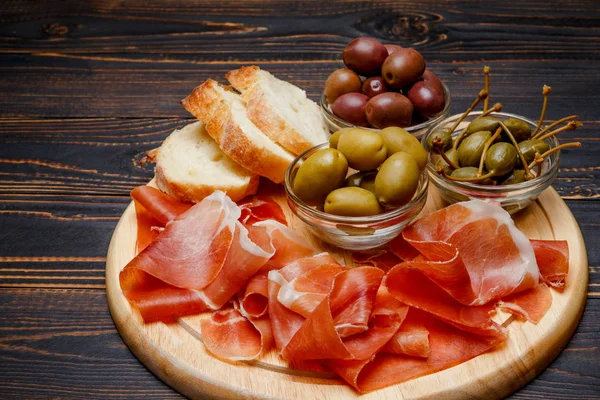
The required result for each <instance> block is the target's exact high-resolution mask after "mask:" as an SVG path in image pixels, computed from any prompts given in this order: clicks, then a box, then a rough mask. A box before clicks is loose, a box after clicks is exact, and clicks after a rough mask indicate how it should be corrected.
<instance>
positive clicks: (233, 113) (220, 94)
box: [182, 79, 294, 183]
mask: <svg viewBox="0 0 600 400" xmlns="http://www.w3.org/2000/svg"><path fill="white" fill-rule="evenodd" d="M182 105H183V106H184V107H185V108H186V109H187V110H188V111H189V112H190V113H191V114H193V115H194V116H195V117H196V118H198V119H200V120H201V121H203V122H205V123H206V130H207V131H208V134H209V135H210V136H211V137H212V138H213V139H214V140H215V141H216V142H217V143H218V145H219V147H220V148H221V150H223V152H224V153H225V154H227V155H228V156H229V157H231V158H232V159H233V160H234V161H236V162H237V163H238V164H240V165H241V166H243V167H244V168H246V169H247V170H249V171H251V172H253V173H255V174H258V175H261V176H264V177H267V178H269V179H270V180H272V181H273V182H275V183H281V182H283V179H284V176H285V171H286V169H287V167H288V166H289V165H290V163H291V162H292V161H293V160H294V155H293V154H292V153H290V152H288V151H286V150H285V149H284V148H283V147H281V146H279V145H278V144H277V143H275V142H274V141H273V140H271V139H270V138H269V137H267V136H266V135H265V134H264V133H263V132H261V130H260V129H258V128H257V127H256V126H255V125H254V124H253V123H252V121H250V119H249V118H248V115H247V113H246V104H245V103H244V101H243V100H242V99H241V97H240V96H239V95H237V94H235V93H233V92H231V91H229V90H227V88H225V87H223V86H221V85H219V84H218V83H217V82H215V81H213V80H212V79H209V80H207V81H206V82H205V83H203V84H202V85H200V86H198V87H197V88H196V89H194V91H193V92H192V94H191V95H190V96H188V97H187V98H186V99H185V100H183V101H182ZM208 116H210V117H208Z"/></svg>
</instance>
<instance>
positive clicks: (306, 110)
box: [227, 66, 329, 155]
mask: <svg viewBox="0 0 600 400" xmlns="http://www.w3.org/2000/svg"><path fill="white" fill-rule="evenodd" d="M227 79H228V80H229V82H230V83H231V84H232V85H233V87H234V88H235V89H236V90H238V91H239V92H241V93H242V98H243V99H244V100H245V101H246V108H247V109H248V111H247V112H248V117H249V118H250V120H251V121H252V122H253V123H254V124H255V125H256V126H257V127H258V128H259V129H260V130H261V131H262V132H264V133H265V134H266V135H267V136H269V137H270V138H271V139H272V140H274V141H275V142H277V143H279V144H280V145H281V146H283V147H284V148H285V149H287V150H288V151H290V152H292V153H294V154H296V155H298V154H300V153H302V152H303V151H305V150H308V149H309V148H311V147H313V146H316V145H318V144H321V143H325V142H326V141H327V140H328V138H329V130H328V129H327V126H326V125H325V121H324V119H323V116H322V115H321V110H320V108H319V106H318V105H317V104H316V103H315V102H314V101H312V100H310V99H309V98H307V97H306V93H305V92H304V90H302V89H300V88H299V87H297V86H294V85H292V84H291V83H289V82H286V81H283V80H280V79H278V78H276V77H275V76H273V75H272V74H271V73H269V72H267V71H264V70H261V69H260V68H259V67H257V66H251V67H242V68H240V69H237V70H234V71H230V72H228V73H227Z"/></svg>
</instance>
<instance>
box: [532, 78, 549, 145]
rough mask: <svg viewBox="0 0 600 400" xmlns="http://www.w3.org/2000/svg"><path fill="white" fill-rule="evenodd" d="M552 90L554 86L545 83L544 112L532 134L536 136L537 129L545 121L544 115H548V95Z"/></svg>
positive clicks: (543, 92) (543, 89)
mask: <svg viewBox="0 0 600 400" xmlns="http://www.w3.org/2000/svg"><path fill="white" fill-rule="evenodd" d="M551 92H552V88H551V87H550V86H548V85H544V87H543V88H542V94H543V95H544V103H543V104H542V114H541V115H540V120H539V121H538V124H537V126H536V127H535V130H534V131H533V133H532V134H531V136H535V134H536V133H537V131H539V130H540V128H541V127H542V123H543V122H544V117H545V116H546V106H547V105H548V95H549V94H550V93H551Z"/></svg>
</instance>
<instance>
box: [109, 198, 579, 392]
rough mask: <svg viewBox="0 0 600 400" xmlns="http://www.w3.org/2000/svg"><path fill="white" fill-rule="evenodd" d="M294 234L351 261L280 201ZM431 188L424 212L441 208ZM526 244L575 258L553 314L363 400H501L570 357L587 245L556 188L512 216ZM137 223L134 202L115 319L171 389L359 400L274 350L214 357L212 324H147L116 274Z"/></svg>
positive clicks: (122, 228)
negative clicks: (561, 249) (204, 328)
mask: <svg viewBox="0 0 600 400" xmlns="http://www.w3.org/2000/svg"><path fill="white" fill-rule="evenodd" d="M277 196H279V198H278V200H281V201H280V204H281V205H282V206H283V207H284V210H285V212H286V215H287V217H288V221H290V226H291V227H292V228H293V229H295V230H297V231H298V232H300V233H304V234H305V235H306V236H307V237H308V238H309V240H311V241H314V244H315V245H318V246H321V247H323V248H324V249H325V250H327V251H329V252H330V253H332V254H333V255H334V256H336V258H338V260H339V261H341V262H344V263H345V264H346V265H351V264H352V261H351V258H350V256H349V253H347V252H345V251H340V250H337V249H335V248H333V247H330V246H324V245H323V244H322V243H320V242H317V240H316V239H314V238H313V237H312V236H310V235H309V234H308V233H307V232H306V231H305V229H304V227H303V226H302V222H301V221H299V220H297V219H296V218H295V217H293V216H292V215H291V213H290V211H289V209H288V208H287V206H286V205H285V199H284V197H283V196H282V195H281V194H280V193H279V194H277ZM443 206H444V203H443V202H442V200H441V199H440V197H439V194H438V193H437V191H436V190H435V188H430V191H429V198H428V200H427V205H426V206H425V209H424V210H423V212H424V213H426V212H431V211H434V210H436V209H438V208H440V207H443ZM513 217H514V219H515V222H516V225H517V226H518V227H519V229H521V230H522V231H523V232H524V233H525V234H526V235H527V237H529V238H533V239H564V240H567V241H568V242H569V251H570V260H569V274H568V276H567V279H566V288H565V290H564V291H563V292H562V293H559V292H557V291H555V290H552V298H553V302H552V307H551V309H550V310H549V311H548V313H547V314H546V315H545V316H544V318H543V319H542V320H541V321H540V322H539V324H538V325H533V324H531V323H529V322H525V323H524V322H520V321H513V322H510V320H507V318H508V317H507V315H505V314H504V315H502V314H501V315H499V316H498V317H499V318H500V319H499V322H505V323H509V322H510V323H509V324H508V330H509V334H510V337H509V340H508V341H507V343H505V344H504V345H503V346H501V347H500V348H498V349H496V350H494V351H492V352H489V353H486V354H483V355H481V356H479V357H476V358H474V359H472V360H470V361H467V362H465V363H462V364H460V365H457V366H455V367H453V368H449V369H446V370H444V371H441V372H438V373H435V374H431V375H428V376H424V377H420V378H417V379H413V380H410V381H408V382H404V383H402V384H398V385H395V386H392V387H388V388H386V389H382V390H378V391H375V392H371V393H368V394H366V395H363V396H360V398H361V399H365V400H366V399H378V400H383V399H403V398H405V399H434V398H443V399H446V400H449V399H471V398H485V399H495V398H502V397H504V396H506V395H507V394H509V393H511V392H513V391H515V390H517V389H518V388H520V387H521V386H523V385H524V384H525V383H527V382H529V381H530V380H532V379H533V378H534V377H535V376H536V375H537V374H538V373H540V372H541V371H542V370H543V369H544V368H545V367H546V366H547V365H548V364H549V363H550V362H551V361H552V360H553V359H554V358H555V357H556V356H557V355H558V354H559V353H560V351H561V350H562V349H563V347H564V346H565V345H566V343H567V342H568V340H569V338H570V337H571V335H572V334H573V332H574V331H575V328H576V327H577V324H578V323H579V320H580V318H581V314H582V312H583V307H584V305H585V299H586V293H587V284H588V265H587V255H586V250H585V244H584V242H583V238H582V236H581V232H580V230H579V227H578V226H577V222H576V221H575V218H574V217H573V215H572V214H571V212H570V211H569V208H568V207H567V205H566V204H565V203H564V202H563V201H562V199H561V198H560V197H559V196H558V194H557V193H556V191H554V189H552V188H549V189H547V190H546V191H545V192H544V193H542V195H541V196H540V197H539V198H538V200H537V201H536V202H535V203H534V204H532V205H531V206H530V207H528V208H527V209H525V210H524V211H521V212H520V213H518V214H517V215H515V216H513ZM136 233H137V224H136V217H135V209H134V207H133V204H130V205H129V207H128V208H127V209H126V210H125V213H124V214H123V216H122V217H121V220H120V221H119V223H118V225H117V227H116V229H115V232H114V234H113V237H112V240H111V242H110V247H109V249H108V255H107V262H106V290H107V294H108V303H109V306H110V311H111V314H112V317H113V319H114V321H115V324H116V326H117V329H118V330H119V332H120V333H121V336H122V337H123V340H124V341H125V343H127V345H128V346H129V348H130V349H131V351H133V353H134V354H135V355H136V356H137V358H138V359H139V360H140V361H141V362H142V363H143V364H144V365H145V366H146V367H148V368H149V369H150V370H151V371H152V372H154V374H156V375H157V376H158V377H159V378H160V379H162V380H163V381H164V382H166V383H167V384H169V385H170V386H172V387H173V388H175V389H176V390H178V391H179V392H181V393H183V394H184V395H186V396H188V397H191V398H216V399H249V398H250V399H302V400H305V399H330V400H332V399H348V398H355V397H359V396H358V395H357V393H356V392H355V391H354V390H353V389H352V388H351V387H350V386H348V385H346V384H345V383H344V382H343V381H341V380H339V379H337V378H335V377H333V376H332V375H331V374H319V373H303V372H302V371H297V370H294V369H292V368H289V367H288V366H287V364H286V363H285V361H283V360H281V359H280V358H279V357H278V356H277V354H276V353H275V352H274V351H272V352H271V353H268V354H266V355H264V356H263V357H262V359H261V360H259V361H258V362H254V363H242V362H240V363H233V362H225V361H221V360H219V359H216V358H214V357H212V356H211V355H210V354H208V353H207V351H206V349H205V348H204V345H203V344H202V341H201V337H200V335H199V333H198V332H199V329H198V327H199V321H200V320H201V319H202V318H205V316H192V317H186V318H182V319H180V321H179V323H178V324H170V325H165V324H163V323H152V324H144V323H143V321H142V318H141V316H140V314H139V312H137V310H135V309H133V308H132V307H131V306H130V304H129V302H128V301H127V300H126V299H125V297H124V296H123V293H122V291H121V288H120V286H119V272H120V271H121V269H123V267H124V266H125V265H126V264H127V263H128V262H129V261H130V260H131V259H132V258H133V257H134V255H135V243H136Z"/></svg>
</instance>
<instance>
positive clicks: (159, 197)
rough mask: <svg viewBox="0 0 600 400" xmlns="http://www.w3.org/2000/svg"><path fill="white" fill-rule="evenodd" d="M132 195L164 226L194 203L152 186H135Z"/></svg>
mask: <svg viewBox="0 0 600 400" xmlns="http://www.w3.org/2000/svg"><path fill="white" fill-rule="evenodd" d="M131 197H132V198H133V199H134V200H135V201H136V202H137V203H139V204H140V205H142V206H143V207H144V208H145V209H146V210H148V212H149V213H150V214H151V215H152V216H153V217H154V218H155V219H156V220H157V221H158V222H160V224H161V225H162V226H165V225H166V224H167V223H169V222H170V221H172V220H174V219H175V217H177V216H178V215H180V214H183V213H184V212H186V211H187V210H188V209H189V208H190V207H192V205H193V204H191V203H185V202H183V201H179V200H177V199H175V198H174V197H171V196H169V195H168V194H165V193H163V192H161V191H160V190H158V189H156V188H153V187H152V186H138V187H136V188H134V189H133V190H132V191H131Z"/></svg>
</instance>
